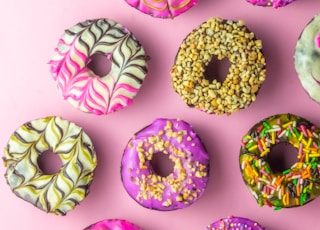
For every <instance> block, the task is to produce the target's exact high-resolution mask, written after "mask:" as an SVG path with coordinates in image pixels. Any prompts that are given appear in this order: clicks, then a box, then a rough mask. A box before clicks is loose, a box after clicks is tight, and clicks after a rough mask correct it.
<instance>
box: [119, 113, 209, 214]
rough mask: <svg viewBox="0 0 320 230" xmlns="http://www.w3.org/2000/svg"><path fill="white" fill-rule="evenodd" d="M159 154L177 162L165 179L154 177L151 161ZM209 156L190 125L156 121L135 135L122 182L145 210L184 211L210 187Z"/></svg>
mask: <svg viewBox="0 0 320 230" xmlns="http://www.w3.org/2000/svg"><path fill="white" fill-rule="evenodd" d="M157 153H164V154H168V156H169V158H170V159H171V160H172V161H173V162H174V164H175V165H174V167H173V172H172V173H170V174H169V175H168V176H166V177H162V176H160V175H157V174H155V172H154V170H153V169H152V166H151V164H150V161H151V159H152V156H153V155H154V154H157ZM208 175H209V156H208V154H207V152H206V150H205V147H204V145H203V144H202V142H201V140H200V138H199V137H198V136H197V134H196V133H195V132H194V131H193V129H192V127H191V125H189V124H188V123H187V122H185V121H182V120H179V119H156V120H155V121H154V122H153V123H152V124H150V125H149V126H147V127H145V128H144V129H142V130H141V131H139V132H138V133H136V134H135V136H134V137H133V138H132V139H131V140H130V141H129V143H128V145H127V147H126V148H125V150H124V154H123V158H122V166H121V176H122V182H123V185H124V187H125V189H126V190H127V192H128V194H129V195H130V196H131V197H132V198H133V199H134V200H135V201H136V202H138V203H139V204H141V205H142V206H144V207H146V208H150V209H156V210H161V211H167V210H175V209H181V208H185V207H187V206H189V205H191V204H192V203H194V202H195V201H196V200H198V199H199V198H200V197H201V196H202V194H203V193H204V190H205V188H206V186H207V182H208Z"/></svg>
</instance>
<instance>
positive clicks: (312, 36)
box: [294, 14, 320, 103]
mask: <svg viewBox="0 0 320 230" xmlns="http://www.w3.org/2000/svg"><path fill="white" fill-rule="evenodd" d="M294 57H295V63H294V64H295V68H296V71H297V73H298V75H299V79H300V81H301V84H302V86H303V88H304V89H305V90H306V91H307V93H308V94H309V96H310V97H311V98H312V99H313V100H315V101H316V102H318V103H320V14H318V15H316V16H315V17H314V18H313V19H312V20H311V21H310V22H309V23H308V24H307V25H306V27H305V28H304V30H303V31H302V33H301V35H300V38H299V40H298V42H297V45H296V50H295V55H294Z"/></svg>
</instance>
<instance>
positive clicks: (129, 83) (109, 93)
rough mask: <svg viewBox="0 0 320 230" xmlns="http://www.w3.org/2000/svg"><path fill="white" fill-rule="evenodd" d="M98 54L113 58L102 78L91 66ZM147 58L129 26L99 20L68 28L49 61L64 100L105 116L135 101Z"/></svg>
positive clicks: (145, 71) (145, 70)
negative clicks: (108, 70) (89, 66)
mask: <svg viewBox="0 0 320 230" xmlns="http://www.w3.org/2000/svg"><path fill="white" fill-rule="evenodd" d="M95 54H102V55H105V56H106V57H107V58H108V59H109V60H110V61H111V70H110V72H109V73H108V74H107V75H106V76H102V77H99V76H97V75H96V74H95V73H94V72H93V71H92V70H90V68H88V64H89V63H90V62H91V61H92V56H93V55H95ZM147 60H148V57H147V56H146V54H145V51H144V49H143V47H142V46H141V45H140V43H139V42H138V41H137V40H136V38H135V37H134V36H133V34H132V33H131V32H129V31H128V29H127V28H125V27H123V26H122V25H120V24H119V23H117V22H114V21H112V20H110V19H97V20H87V21H85V22H81V23H78V24H77V25H75V26H73V27H71V28H70V29H68V30H66V31H65V33H64V34H63V35H62V37H61V39H60V41H59V44H58V47H57V48H56V49H55V52H54V55H53V58H52V60H51V61H50V62H49V64H51V73H52V76H53V78H54V80H55V82H56V84H57V87H58V90H59V91H60V93H61V94H62V95H63V98H64V99H66V100H68V101H69V102H70V103H71V104H72V105H73V106H74V107H76V108H78V109H80V110H82V111H84V112H87V113H94V114H97V115H101V114H108V113H112V112H115V111H117V110H119V109H121V108H123V107H125V106H127V105H129V104H131V102H132V100H133V98H134V96H135V95H136V94H137V92H138V90H139V89H140V87H141V85H142V82H143V80H144V78H145V76H146V74H147Z"/></svg>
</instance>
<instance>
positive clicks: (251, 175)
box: [240, 114, 320, 210]
mask: <svg viewBox="0 0 320 230" xmlns="http://www.w3.org/2000/svg"><path fill="white" fill-rule="evenodd" d="M319 131H320V129H319V128H318V127H315V126H314V125H313V124H312V123H311V122H309V121H308V120H306V119H304V118H301V117H298V116H296V115H292V114H278V115H274V116H271V117H268V118H266V119H264V120H262V121H261V122H259V123H257V124H255V125H254V126H253V127H252V128H251V129H250V131H249V132H248V133H247V134H246V135H245V136H244V137H243V138H242V142H241V150H240V168H241V172H242V177H243V179H244V181H245V183H246V185H247V186H248V188H249V189H250V190H251V193H252V195H253V196H254V197H255V199H256V200H257V202H258V204H259V205H260V206H263V205H267V206H270V207H274V209H275V210H278V209H281V208H289V207H297V206H302V205H304V204H306V203H308V202H310V201H312V200H313V199H315V198H316V197H317V196H318V195H319V194H320V186H319V185H320V177H319V175H320V174H319V170H320V165H319V162H320V149H319V146H320V140H319ZM280 143H288V144H290V145H292V146H293V147H294V148H295V149H296V150H297V152H298V154H297V161H296V162H295V163H294V164H293V165H292V166H291V167H290V168H287V169H284V170H280V172H278V171H276V170H274V168H272V167H271V166H270V158H268V157H269V154H270V152H271V151H272V148H273V147H274V146H276V145H278V144H280Z"/></svg>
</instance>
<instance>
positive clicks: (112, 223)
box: [84, 219, 142, 230]
mask: <svg viewBox="0 0 320 230" xmlns="http://www.w3.org/2000/svg"><path fill="white" fill-rule="evenodd" d="M84 230H142V229H141V228H139V227H138V226H136V225H134V224H132V223H130V222H129V221H127V220H122V219H109V220H102V221H99V222H97V223H95V224H92V225H90V226H88V227H86V228H85V229H84Z"/></svg>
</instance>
